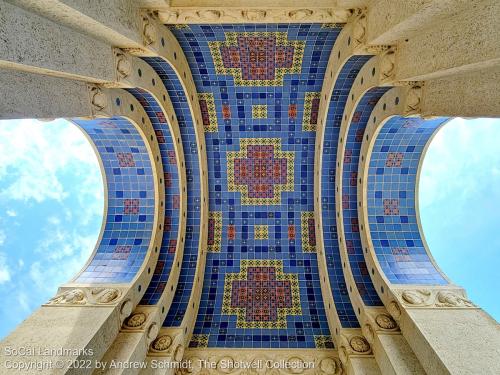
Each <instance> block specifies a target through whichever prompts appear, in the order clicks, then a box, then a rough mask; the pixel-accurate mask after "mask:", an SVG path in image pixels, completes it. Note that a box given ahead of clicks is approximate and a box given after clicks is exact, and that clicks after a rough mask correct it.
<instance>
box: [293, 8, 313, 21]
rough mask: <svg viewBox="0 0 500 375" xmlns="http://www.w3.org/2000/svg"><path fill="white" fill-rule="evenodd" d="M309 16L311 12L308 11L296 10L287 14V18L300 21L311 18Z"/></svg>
mask: <svg viewBox="0 0 500 375" xmlns="http://www.w3.org/2000/svg"><path fill="white" fill-rule="evenodd" d="M311 14H313V11H312V10H310V9H297V10H292V11H290V12H288V17H290V18H291V19H292V20H295V21H300V20H303V19H306V18H307V17H309V16H311Z"/></svg>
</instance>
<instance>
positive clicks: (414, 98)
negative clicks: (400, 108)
mask: <svg viewBox="0 0 500 375" xmlns="http://www.w3.org/2000/svg"><path fill="white" fill-rule="evenodd" d="M421 102H422V86H413V87H412V88H411V89H410V90H409V91H408V95H407V96H406V108H405V112H406V113H412V112H419V111H420V104H421Z"/></svg>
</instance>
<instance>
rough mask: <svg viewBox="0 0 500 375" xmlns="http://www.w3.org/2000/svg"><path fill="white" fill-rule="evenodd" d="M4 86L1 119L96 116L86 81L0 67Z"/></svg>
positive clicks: (1, 80)
mask: <svg viewBox="0 0 500 375" xmlns="http://www.w3.org/2000/svg"><path fill="white" fill-rule="evenodd" d="M0 87H1V88H2V89H1V90H2V100H0V119H19V118H38V119H53V118H58V117H69V118H71V117H86V116H91V115H92V107H91V102H90V96H89V92H88V90H87V85H86V84H85V83H83V82H79V81H73V80H70V79H66V78H57V77H50V76H45V75H39V74H34V73H28V72H20V71H15V70H10V69H0ZM56 88H57V89H56Z"/></svg>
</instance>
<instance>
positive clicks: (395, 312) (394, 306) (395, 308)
mask: <svg viewBox="0 0 500 375" xmlns="http://www.w3.org/2000/svg"><path fill="white" fill-rule="evenodd" d="M387 311H389V314H391V315H392V316H393V317H394V319H399V317H400V316H401V309H400V307H399V305H398V303H397V302H396V301H391V302H389V306H387Z"/></svg>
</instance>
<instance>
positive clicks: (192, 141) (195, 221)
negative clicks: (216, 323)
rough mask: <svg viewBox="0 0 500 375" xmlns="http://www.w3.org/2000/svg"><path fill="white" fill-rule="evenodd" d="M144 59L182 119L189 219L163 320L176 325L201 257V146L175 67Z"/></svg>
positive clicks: (181, 317) (181, 127)
mask: <svg viewBox="0 0 500 375" xmlns="http://www.w3.org/2000/svg"><path fill="white" fill-rule="evenodd" d="M144 60H145V61H146V62H147V63H148V64H149V65H151V66H152V67H153V69H154V70H155V71H156V73H157V74H158V75H159V76H160V77H161V79H162V81H163V83H164V84H165V87H166V88H167V91H168V94H169V96H170V99H171V100H172V104H173V107H174V111H175V114H176V116H177V120H178V122H179V128H180V132H181V137H182V146H183V148H184V159H185V165H186V180H187V186H186V190H187V195H188V197H189V198H188V202H187V213H186V217H187V221H186V236H185V242H184V255H183V258H182V265H181V273H180V276H179V282H178V284H177V289H176V290H175V295H174V300H173V302H172V305H171V307H170V310H169V312H168V314H167V317H166V318H165V321H164V323H163V325H164V326H166V327H173V326H175V327H176V326H178V325H180V323H181V322H182V319H183V318H184V315H185V313H186V310H187V304H188V302H189V297H190V296H191V291H192V288H193V280H194V273H195V270H196V261H197V259H198V244H199V236H200V226H201V223H200V211H201V197H200V196H201V193H200V191H201V190H200V174H199V170H200V166H199V163H198V149H197V147H196V135H195V131H194V126H193V120H192V117H191V112H190V110H189V105H188V103H187V98H186V95H185V93H184V90H183V88H182V84H181V83H180V81H179V79H178V78H177V76H176V74H175V72H174V70H173V69H172V68H171V67H170V65H168V63H167V62H165V61H164V60H162V59H161V58H157V57H148V58H144ZM207 134H211V133H207Z"/></svg>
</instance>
